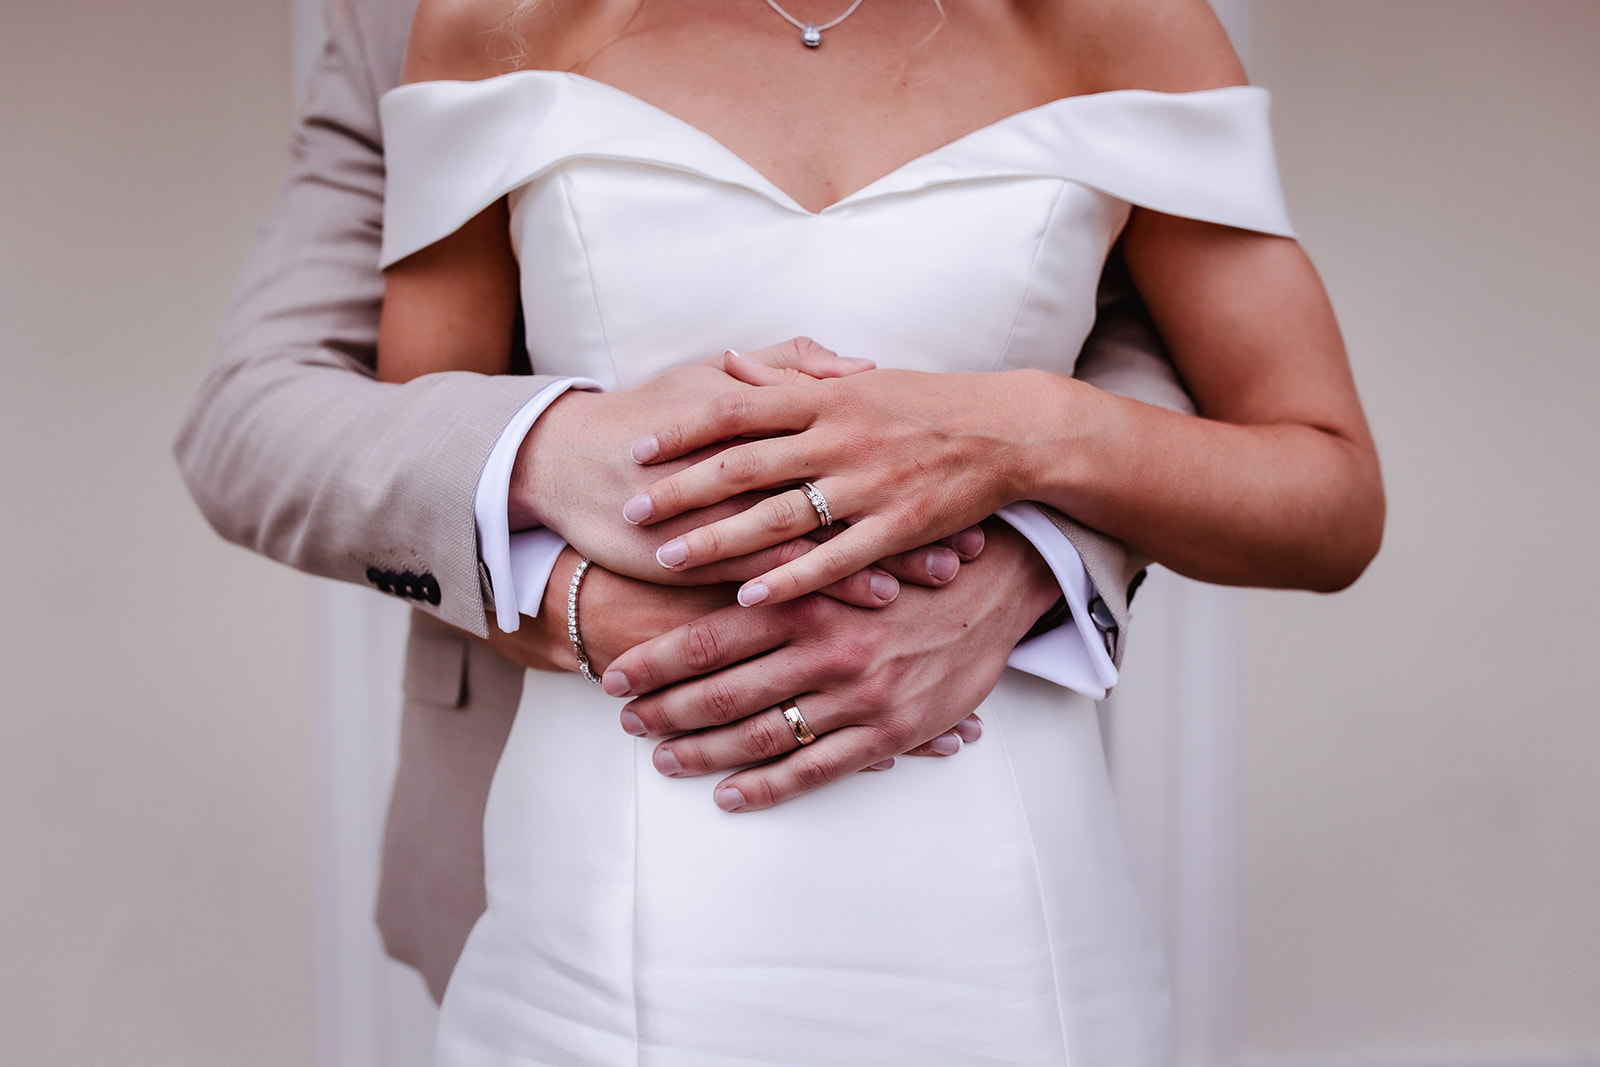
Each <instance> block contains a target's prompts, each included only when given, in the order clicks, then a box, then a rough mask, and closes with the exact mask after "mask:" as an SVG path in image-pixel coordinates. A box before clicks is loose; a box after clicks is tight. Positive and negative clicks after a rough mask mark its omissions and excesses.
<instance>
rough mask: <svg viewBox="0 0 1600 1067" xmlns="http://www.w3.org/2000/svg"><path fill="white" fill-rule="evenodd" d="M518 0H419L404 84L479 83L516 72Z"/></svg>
mask: <svg viewBox="0 0 1600 1067" xmlns="http://www.w3.org/2000/svg"><path fill="white" fill-rule="evenodd" d="M517 6H518V4H517V2H516V0H419V3H418V4H417V12H416V14H415V15H414V16H413V17H412V20H411V36H410V37H409V38H408V39H407V41H406V62H405V67H404V68H403V70H402V72H401V75H400V80H401V81H403V82H418V81H480V80H482V79H484V78H492V77H494V76H495V75H497V74H503V73H505V72H506V71H507V70H510V69H513V66H512V65H510V64H509V63H508V57H509V53H510V52H511V50H512V48H513V46H514V42H512V41H511V40H510V39H509V36H508V35H509V33H510V30H511V20H512V16H513V15H514V14H515V9H516V8H517Z"/></svg>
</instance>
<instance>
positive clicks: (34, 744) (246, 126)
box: [0, 0, 312, 1067]
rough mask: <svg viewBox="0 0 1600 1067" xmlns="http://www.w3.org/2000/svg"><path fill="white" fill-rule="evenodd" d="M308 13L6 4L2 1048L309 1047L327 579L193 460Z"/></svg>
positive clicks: (306, 1053) (173, 1059) (2, 1054)
mask: <svg viewBox="0 0 1600 1067" xmlns="http://www.w3.org/2000/svg"><path fill="white" fill-rule="evenodd" d="M288 26H289V13H288V9H287V5H286V4H283V3H277V2H273V3H255V4H216V3H203V2H200V0H136V2H126V0H120V2H119V0H79V2H75V3H70V4H51V3H43V2H37V0H6V2H5V3H4V4H3V5H0V99H3V100H4V101H5V106H4V107H3V108H0V193H3V198H4V199H3V206H0V385H3V387H0V547H3V553H0V558H3V559H4V561H5V567H6V574H5V579H4V584H5V588H6V591H7V593H8V597H7V604H6V609H5V614H4V621H3V622H0V626H3V628H4V631H3V633H4V636H3V639H0V679H3V682H0V1063H4V1064H8V1065H12V1064H14V1065H18V1067H21V1065H28V1067H57V1065H60V1067H85V1065H91V1064H126V1065H140V1067H142V1065H151V1067H155V1065H161V1067H190V1065H193V1067H216V1065H223V1064H226V1065H230V1067H231V1065H241V1067H243V1065H256V1064H259V1065H262V1067H267V1065H272V1067H282V1065H286V1064H306V1063H309V1061H310V1058H311V1033H312V1031H311V1022H312V1003H311V977H310V976H311V947H312V946H311V890H310V885H311V876H310V829H311V815H310V810H309V801H308V794H309V779H310V774H309V770H308V753H307V744H306V737H307V724H306V712H305V711H304V709H305V707H306V698H307V694H306V686H305V677H306V641H305V632H306V624H305V606H304V605H305V584H304V582H303V581H302V580H301V579H300V578H298V577H297V576H295V575H293V574H291V573H290V572H288V571H287V570H284V569H282V568H279V567H277V566H275V565H273V564H269V563H267V562H265V561H262V560H259V559H256V558H254V557H252V556H250V555H249V554H248V553H246V552H244V551H242V550H240V549H236V548H233V547H231V546H228V545H224V544H223V543H222V542H220V541H219V540H218V539H217V538H216V537H215V536H213V535H212V534H211V532H210V530H209V528H207V527H206V526H205V524H204V523H203V522H202V520H201V519H200V517H199V515H198V513H197V512H196V511H195V509H194V506H193V505H192V504H191V503H190V502H189V500H188V496H187V493H186V492H185V491H184V489H183V487H182V486H181V484H180V483H179V480H178V475H177V471H176V469H175V468H174V466H173V463H172V460H171V454H170V441H171V437H172V434H173V432H174V430H175V429H176V426H177V422H178V419H179V416H180V414H181V412H182V410H183V407H184V405H185V403H186V401H187V399H188V394H189V393H190V391H191V390H192V389H193V388H194V385H195V383H196V381H197V380H198V377H199V373H200V368H201V366H202V364H203V362H204V360H205V358H206V356H207V355H208V353H209V351H210V348H211V344H212V339H213V333H214V331H215V328H216V323H217V320H218V317H219V314H220V311H221V308H222V304H223V301H224V300H225V299H226V298H227V294H228V291H229V289H230V287H231V285H232V280H233V278H234V276H235V274H236V273H237V270H238V265H239V263H240V261H241V260H242V258H243V255H244V252H245V249H246V248H247V247H248V246H249V242H250V239H251V236H252V233H253V231H254V227H255V224H256V222H257V220H258V219H259V218H260V217H261V216H262V215H263V214H264V212H265V211H266V208H267V205H268V203H269V201H270V198H271V196H272V193H273V190H274V189H275V188H276V185H277V180H278V176H279V174H280V172H281V171H282V169H283V166H284V163H285V162H286V159H287V155H286V152H285V147H284V146H285V143H286V137H285V135H286V133H287V130H288V123H289V120H290V94H289V60H288V55H289V43H288Z"/></svg>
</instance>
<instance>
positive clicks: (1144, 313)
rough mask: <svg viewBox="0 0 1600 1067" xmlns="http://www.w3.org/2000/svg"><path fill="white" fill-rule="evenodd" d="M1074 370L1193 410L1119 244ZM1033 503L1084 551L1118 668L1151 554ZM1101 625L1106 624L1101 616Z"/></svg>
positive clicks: (1110, 386)
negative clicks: (1132, 607)
mask: <svg viewBox="0 0 1600 1067" xmlns="http://www.w3.org/2000/svg"><path fill="white" fill-rule="evenodd" d="M1075 376H1076V377H1078V378H1079V379H1081V380H1083V381H1085V382H1088V383H1089V384H1090V385H1093V386H1095V387H1096V388H1099V389H1104V390H1105V391H1106V392H1108V393H1115V394H1116V395H1118V396H1124V397H1129V398H1130V399H1133V400H1139V401H1143V402H1144V403H1146V404H1153V405H1155V406H1157V407H1163V408H1167V409H1168V410H1170V411H1177V412H1181V413H1183V414H1186V415H1192V414H1194V412H1195V407H1194V401H1193V400H1191V399H1190V397H1189V394H1188V392H1187V391H1186V390H1185V389H1184V387H1183V383H1182V381H1181V380H1179V378H1178V372H1177V371H1176V370H1175V369H1174V368H1173V366H1172V360H1171V358H1170V357H1169V356H1168V354H1167V348H1166V344H1165V343H1164V342H1163V341H1162V340H1161V335H1160V334H1159V333H1158V332H1157V331H1156V327H1155V323H1154V322H1153V321H1152V320H1151V318H1150V313H1149V311H1148V310H1147V309H1146V308H1145V306H1144V301H1143V300H1142V299H1141V298H1140V296H1139V293H1138V291H1137V290H1136V289H1135V288H1134V286H1133V280H1132V279H1131V278H1130V277H1129V276H1128V271H1127V267H1126V266H1125V265H1124V264H1123V262H1122V253H1121V248H1120V246H1119V247H1118V248H1117V249H1115V250H1113V251H1112V254H1111V258H1110V259H1109V260H1108V261H1107V263H1106V268H1105V273H1104V275H1103V276H1102V278H1101V281H1100V292H1099V297H1098V310H1097V314H1096V317H1095V324H1094V329H1093V330H1092V331H1091V332H1090V334H1089V337H1088V339H1087V340H1086V341H1085V342H1084V345H1083V351H1082V353H1081V354H1080V355H1079V356H1078V363H1077V367H1076V370H1075ZM1035 506H1036V507H1038V509H1039V510H1040V511H1041V512H1042V513H1043V514H1044V515H1045V516H1046V517H1047V518H1048V519H1049V520H1050V521H1051V522H1052V523H1054V524H1055V526H1056V528H1057V529H1058V530H1060V531H1061V533H1062V534H1063V535H1064V536H1065V537H1066V538H1067V540H1069V541H1071V542H1072V546H1073V547H1074V548H1076V549H1077V550H1078V555H1079V556H1080V557H1082V559H1083V566H1084V569H1085V570H1086V571H1087V572H1088V574H1089V579H1090V581H1091V582H1093V583H1094V587H1095V590H1096V592H1097V594H1098V596H1097V599H1098V600H1100V601H1101V602H1102V603H1103V605H1104V609H1105V611H1106V612H1109V616H1110V618H1111V619H1112V620H1113V621H1112V624H1111V625H1110V626H1101V632H1102V634H1103V636H1104V637H1105V639H1106V647H1107V651H1109V652H1110V653H1111V658H1112V662H1114V663H1115V664H1116V665H1117V666H1119V667H1120V666H1121V665H1122V653H1123V649H1124V646H1125V645H1126V644H1127V634H1128V618H1129V612H1128V606H1129V602H1130V601H1131V600H1132V599H1133V594H1134V591H1135V590H1137V589H1138V587H1139V583H1140V582H1141V581H1143V580H1144V572H1145V568H1146V567H1147V566H1148V565H1149V564H1150V560H1149V559H1147V558H1145V557H1144V556H1142V555H1140V554H1138V553H1135V552H1132V551H1130V550H1129V549H1128V547H1127V546H1126V545H1124V544H1122V542H1120V541H1117V540H1115V539H1113V538H1110V537H1107V536H1106V535H1105V534H1103V533H1100V532H1099V531H1098V530H1092V529H1090V528H1089V527H1087V526H1084V525H1083V524H1082V523H1079V522H1076V521H1075V520H1073V519H1071V518H1069V517H1068V516H1066V515H1064V514H1063V513H1061V512H1060V511H1057V510H1056V509H1054V508H1051V507H1046V506H1045V505H1043V504H1038V505H1035ZM1102 617H1103V616H1102ZM1096 625H1097V626H1099V625H1100V620H1099V618H1097V619H1096Z"/></svg>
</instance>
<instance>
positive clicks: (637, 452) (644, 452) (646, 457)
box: [628, 435, 661, 463]
mask: <svg viewBox="0 0 1600 1067" xmlns="http://www.w3.org/2000/svg"><path fill="white" fill-rule="evenodd" d="M628 455H630V456H632V457H633V461H634V462H635V463H654V462H655V461H656V460H658V459H660V458H661V442H660V441H657V440H656V439H655V437H654V435H652V436H650V437H641V438H640V439H639V440H637V441H635V442H634V443H633V447H632V448H630V449H628Z"/></svg>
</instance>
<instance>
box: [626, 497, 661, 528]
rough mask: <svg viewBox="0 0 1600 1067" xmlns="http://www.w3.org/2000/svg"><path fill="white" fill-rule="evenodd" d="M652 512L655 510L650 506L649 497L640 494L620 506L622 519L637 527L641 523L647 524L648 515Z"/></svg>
mask: <svg viewBox="0 0 1600 1067" xmlns="http://www.w3.org/2000/svg"><path fill="white" fill-rule="evenodd" d="M654 510H655V508H653V507H651V506H650V497H649V496H648V495H646V494H645V493H640V494H639V495H638V496H636V497H634V498H633V499H632V500H630V501H628V502H627V503H626V504H624V505H622V517H623V518H625V519H627V520H628V521H629V522H631V523H633V524H634V525H635V526H637V525H639V524H640V523H641V522H649V521H650V513H651V512H653V511H654Z"/></svg>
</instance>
